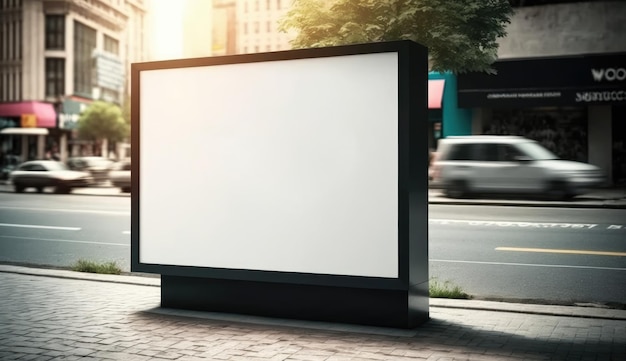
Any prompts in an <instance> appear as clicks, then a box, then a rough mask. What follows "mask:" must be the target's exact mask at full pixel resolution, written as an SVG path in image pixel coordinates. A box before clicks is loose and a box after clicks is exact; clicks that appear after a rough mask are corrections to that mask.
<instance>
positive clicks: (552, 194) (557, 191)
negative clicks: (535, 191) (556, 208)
mask: <svg viewBox="0 0 626 361" xmlns="http://www.w3.org/2000/svg"><path fill="white" fill-rule="evenodd" d="M546 196H547V197H548V199H550V200H553V201H564V200H570V199H572V198H573V194H572V192H570V190H569V187H568V186H567V183H566V182H563V181H552V182H550V183H549V184H548V188H547V190H546Z"/></svg>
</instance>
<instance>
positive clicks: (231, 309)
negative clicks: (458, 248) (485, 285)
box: [161, 275, 429, 329]
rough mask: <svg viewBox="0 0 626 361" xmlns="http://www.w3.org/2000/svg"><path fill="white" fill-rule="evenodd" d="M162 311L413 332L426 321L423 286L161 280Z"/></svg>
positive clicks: (180, 278)
mask: <svg viewBox="0 0 626 361" xmlns="http://www.w3.org/2000/svg"><path fill="white" fill-rule="evenodd" d="M161 307H166V308H178V309H187V310H196V311H210V312H224V313H236V314H248V315H255V316H264V317H275V318H289V319H301V320H310V321H323V322H336V323H350V324H360V325H369V326H379V327H394V328H405V329H407V328H414V327H417V326H419V325H420V324H422V323H424V322H426V321H428V319H429V314H428V282H424V283H422V284H418V285H413V287H411V289H410V290H393V289H367V288H348V287H332V286H320V285H308V284H285V283H272V282H258V281H245V280H228V279H212V278H198V277H180V276H166V275H162V276H161Z"/></svg>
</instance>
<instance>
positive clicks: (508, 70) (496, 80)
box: [457, 53, 626, 108]
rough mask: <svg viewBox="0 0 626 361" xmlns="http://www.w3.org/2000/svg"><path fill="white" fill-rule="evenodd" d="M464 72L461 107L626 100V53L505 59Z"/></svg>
mask: <svg viewBox="0 0 626 361" xmlns="http://www.w3.org/2000/svg"><path fill="white" fill-rule="evenodd" d="M493 67H494V68H495V69H496V71H497V74H495V75H492V74H486V73H468V74H460V75H459V76H458V77H457V79H458V103H459V106H460V107H464V108H471V107H493V108H498V107H538V106H576V105H592V104H594V105H600V104H626V53H613V54H597V55H596V54H594V55H580V56H568V57H551V58H530V59H511V60H500V61H497V62H496V63H494V65H493Z"/></svg>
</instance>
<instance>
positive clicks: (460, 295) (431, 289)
mask: <svg viewBox="0 0 626 361" xmlns="http://www.w3.org/2000/svg"><path fill="white" fill-rule="evenodd" d="M428 293H429V294H430V297H432V298H454V299H469V298H470V295H468V294H467V293H465V292H464V291H463V289H462V288H461V287H459V286H458V285H454V284H452V282H450V281H445V282H441V281H438V280H437V279H435V278H431V279H430V281H429V282H428Z"/></svg>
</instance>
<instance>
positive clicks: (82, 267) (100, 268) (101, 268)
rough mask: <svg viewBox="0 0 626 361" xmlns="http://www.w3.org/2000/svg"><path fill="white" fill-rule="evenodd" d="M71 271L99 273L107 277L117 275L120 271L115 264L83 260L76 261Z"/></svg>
mask: <svg viewBox="0 0 626 361" xmlns="http://www.w3.org/2000/svg"><path fill="white" fill-rule="evenodd" d="M71 269H72V271H76V272H87V273H101V274H108V275H119V274H120V273H122V270H121V269H120V268H119V266H118V265H117V264H116V263H115V262H103V263H98V262H93V261H87V260H84V259H80V260H78V261H77V262H76V263H74V264H73V265H72V267H71Z"/></svg>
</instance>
